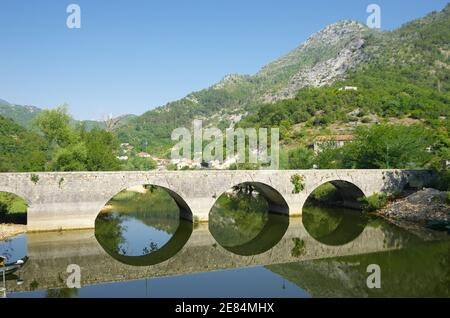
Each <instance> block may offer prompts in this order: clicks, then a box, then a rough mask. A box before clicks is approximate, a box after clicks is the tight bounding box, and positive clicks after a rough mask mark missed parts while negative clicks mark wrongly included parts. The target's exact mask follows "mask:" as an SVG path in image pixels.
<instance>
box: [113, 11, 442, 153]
mask: <svg viewBox="0 0 450 318" xmlns="http://www.w3.org/2000/svg"><path fill="white" fill-rule="evenodd" d="M449 8H450V5H447V7H446V8H445V9H444V10H442V11H441V12H433V13H431V14H429V15H427V16H426V17H424V18H422V19H418V20H415V21H412V22H410V23H408V24H406V25H404V26H402V27H400V28H399V29H397V30H395V31H392V32H380V31H376V30H372V29H369V28H368V27H366V26H365V25H363V24H361V23H359V22H355V21H339V22H337V23H335V24H332V25H329V26H327V27H326V28H324V29H323V30H321V31H319V32H317V33H315V34H313V35H312V36H311V37H310V38H309V39H308V40H307V41H305V42H304V43H303V44H301V45H300V46H299V47H298V48H296V49H294V50H293V51H291V52H290V53H288V54H287V55H285V56H283V57H281V58H280V59H278V60H276V61H274V62H272V63H270V64H268V65H266V66H264V67H263V68H262V69H261V70H260V71H259V72H258V73H257V74H255V75H238V74H232V75H227V76H225V77H224V79H223V80H222V81H220V82H219V83H217V84H215V85H212V86H211V87H209V88H207V89H204V90H201V91H198V92H194V93H191V94H189V95H188V96H186V97H185V98H183V99H181V100H178V101H175V102H171V103H168V104H166V105H165V106H162V107H158V108H156V109H154V110H151V111H149V112H146V113H144V114H143V115H141V116H139V117H137V118H135V119H132V120H130V122H129V123H128V124H126V125H124V126H122V127H120V128H119V129H118V130H117V135H118V137H119V139H120V140H122V141H123V142H129V143H131V144H133V145H134V146H135V147H137V148H138V149H145V150H147V151H150V152H154V153H165V152H166V151H167V149H168V147H169V146H170V145H171V144H172V143H171V141H170V134H171V131H172V130H173V129H174V128H176V127H182V126H185V127H186V126H190V124H191V122H192V120H193V119H202V120H204V122H206V123H205V124H214V125H216V126H218V127H219V128H225V127H228V126H230V125H233V124H235V123H236V121H239V120H240V119H242V118H246V117H249V116H250V117H251V116H253V114H255V113H257V112H259V111H261V110H263V109H264V108H270V107H269V106H270V105H271V104H273V103H277V102H280V101H283V100H290V99H292V102H290V104H291V105H288V107H287V108H288V111H287V112H285V114H273V115H274V116H273V117H274V118H275V119H274V120H270V121H269V124H271V125H279V123H280V121H279V120H277V119H276V118H277V117H282V118H285V119H286V121H290V122H291V124H296V123H298V122H301V121H302V120H308V118H310V117H311V116H312V117H314V116H315V115H317V114H323V115H327V113H329V116H328V117H329V118H328V119H327V118H325V119H324V118H319V119H318V120H316V121H314V122H313V123H312V124H315V123H318V124H326V123H327V121H328V122H329V120H335V119H336V118H335V117H333V116H332V114H333V113H337V112H338V111H339V109H338V108H339V107H338V106H339V105H340V104H342V103H345V102H346V99H342V98H338V96H337V95H336V93H335V92H334V90H338V87H335V88H333V87H334V86H336V85H340V87H342V86H345V85H359V86H360V88H363V89H366V90H364V91H362V92H361V90H360V91H358V94H360V93H361V94H365V95H364V96H362V97H361V96H357V95H356V94H357V93H355V94H353V95H354V96H353V95H350V93H349V97H351V98H352V100H351V103H347V105H342V108H349V110H348V112H351V111H353V110H354V109H357V108H358V107H359V108H363V107H366V108H367V107H369V106H371V105H373V108H374V109H373V112H378V113H379V115H381V116H392V115H393V116H400V115H402V116H404V114H408V112H409V113H411V112H413V113H414V114H415V115H414V116H416V117H418V116H419V117H420V116H421V114H423V113H428V114H433V116H437V117H439V116H441V117H442V116H444V115H445V114H446V111H445V109H448V103H447V101H448V96H447V95H448V94H447V93H448V90H447V89H448V84H447V83H449V82H450V81H448V78H447V77H448V70H449V63H448V60H449V53H448V52H449V48H448V45H449V42H450V34H449V32H448V29H449V12H450V9H449ZM446 78H447V80H446ZM397 80H398V83H397ZM408 82H411V83H414V85H415V86H414V87H413V86H412V84H411V83H408ZM388 84H389V85H388ZM410 84H411V85H410ZM327 87H332V88H333V89H334V90H333V91H327ZM394 87H395V90H394V89H393V88H394ZM308 88H324V91H327V94H325V96H324V97H323V98H322V99H320V98H318V96H316V97H314V96H313V95H314V94H316V93H314V94H312V93H311V94H309V96H307V97H306V99H305V96H301V97H299V96H300V95H301V94H300V95H299V92H302V91H305V90H307V89H308ZM377 88H378V91H377V90H376V89H377ZM422 88H423V89H426V91H425V90H422ZM435 90H437V91H438V93H439V94H441V96H437V95H436V94H435V93H433V91H435ZM369 92H370V94H372V95H370V94H369ZM418 92H420V94H418ZM387 93H389V94H388V95H386V94H387ZM415 93H416V94H415ZM317 94H319V95H320V94H321V92H318V93H317ZM402 94H403V95H402ZM414 94H415V95H417V96H413V95H414ZM446 94H447V95H446ZM419 95H420V96H419ZM370 96H372V100H370ZM384 98H386V99H387V100H384ZM302 100H303V101H305V100H307V101H308V102H310V101H311V102H310V103H309V104H310V105H305V103H302ZM405 101H406V102H405ZM403 103H405V104H407V105H406V106H405V107H404V108H405V109H402V110H401V111H400V112H398V113H396V107H398V109H400V108H402V107H403V105H402V104H403ZM414 103H415V104H414ZM288 104H289V103H288ZM311 104H317V105H314V107H312V106H311ZM319 104H320V105H319ZM267 105H269V106H267ZM355 105H356V106H355ZM433 105H434V106H433ZM336 107H338V108H336ZM433 107H434V109H431V108H433ZM442 110H444V111H442ZM273 112H276V111H275V110H273V107H272V113H273ZM289 112H290V113H292V114H288V113H289ZM307 112H309V113H310V114H306V113H307ZM263 113H264V112H263ZM294 113H297V117H298V120H297V119H296V120H292V117H291V115H293V114H294ZM362 113H363V112H361V114H362ZM341 115H342V116H341V117H342V119H345V118H343V117H344V116H345V115H344V114H341ZM263 117H264V116H263ZM264 118H268V116H265V117H264ZM259 120H261V118H259ZM312 120H313V119H312ZM256 122H258V121H256ZM259 122H260V121H259ZM264 124H266V123H265V122H264Z"/></svg>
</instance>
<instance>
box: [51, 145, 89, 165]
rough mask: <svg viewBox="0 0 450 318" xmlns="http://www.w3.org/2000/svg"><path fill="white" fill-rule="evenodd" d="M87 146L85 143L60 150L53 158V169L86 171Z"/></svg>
mask: <svg viewBox="0 0 450 318" xmlns="http://www.w3.org/2000/svg"><path fill="white" fill-rule="evenodd" d="M86 152H87V151H86V146H85V144H84V143H79V144H76V145H70V146H68V147H66V148H59V149H58V150H57V151H56V152H55V153H54V156H53V160H52V163H51V169H52V170H54V171H84V170H87V169H86V161H87V160H86V159H87V154H86Z"/></svg>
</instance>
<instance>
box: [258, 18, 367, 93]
mask: <svg viewBox="0 0 450 318" xmlns="http://www.w3.org/2000/svg"><path fill="white" fill-rule="evenodd" d="M372 32H373V31H371V30H369V29H368V28H367V27H366V26H365V25H363V24H361V23H358V22H355V21H340V22H337V23H335V24H332V25H329V26H328V27H326V28H325V29H323V30H321V31H320V32H317V33H315V34H314V35H312V36H311V37H310V38H309V39H308V40H307V41H306V42H305V43H303V44H302V45H301V46H300V47H298V48H297V49H295V50H294V51H292V52H291V53H289V54H288V55H286V56H284V57H282V58H281V59H279V60H278V61H275V62H274V63H272V64H269V65H268V66H266V67H265V68H263V69H262V71H261V72H260V73H258V74H257V76H259V77H264V76H268V77H272V76H273V75H274V74H275V73H280V72H281V73H283V72H286V73H289V70H291V72H290V73H292V74H288V75H289V79H288V81H287V82H286V83H285V85H283V86H282V87H281V88H279V89H277V90H275V91H272V92H270V93H267V94H264V95H263V100H264V101H265V102H273V101H277V100H281V99H285V98H292V97H294V96H295V95H296V93H297V92H298V90H300V89H301V88H304V87H308V86H310V87H320V86H324V85H327V84H331V83H332V82H333V81H334V80H336V79H340V78H342V77H343V76H345V74H346V73H347V72H348V71H349V70H350V69H353V68H355V67H356V66H358V65H359V64H360V63H362V62H363V61H365V60H366V59H367V58H368V56H367V54H365V52H364V44H365V42H366V40H365V36H367V35H368V34H370V33H372ZM292 70H293V71H292Z"/></svg>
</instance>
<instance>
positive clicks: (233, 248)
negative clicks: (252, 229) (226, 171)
mask: <svg viewBox="0 0 450 318" xmlns="http://www.w3.org/2000/svg"><path fill="white" fill-rule="evenodd" d="M232 189H233V192H230V189H229V190H227V191H225V192H223V193H222V194H221V195H220V196H219V197H218V198H217V200H215V203H214V204H213V206H212V207H211V209H210V211H209V213H210V217H209V225H208V226H209V230H210V232H211V234H212V236H213V238H214V239H215V241H216V242H217V243H218V244H219V245H221V246H222V247H223V248H225V249H226V250H228V251H230V252H232V253H234V254H237V255H241V256H251V255H257V254H261V253H264V252H266V251H268V250H270V249H271V248H273V247H274V246H275V245H276V244H278V242H279V241H280V240H281V239H282V238H283V236H284V234H285V233H286V231H287V228H288V226H289V206H288V204H287V202H286V200H285V199H284V198H283V196H282V195H281V194H280V193H279V192H278V191H277V190H275V189H274V188H273V187H271V186H269V185H267V184H264V183H261V182H255V181H252V182H243V183H240V184H237V185H234V186H233V187H232ZM240 189H244V191H248V192H245V193H243V195H244V197H243V198H238V200H240V199H241V200H242V199H243V200H246V198H247V199H248V198H250V201H251V198H252V197H253V195H254V193H255V192H256V193H257V195H256V196H255V198H257V197H258V195H261V196H262V197H263V198H264V199H265V201H266V203H267V211H259V212H262V213H264V212H267V214H268V215H267V220H266V222H265V223H264V224H263V225H262V228H260V229H259V232H258V233H257V234H256V235H255V236H253V237H251V239H250V240H247V241H245V242H243V243H241V242H239V243H237V244H236V243H235V244H232V245H230V244H229V242H228V243H227V242H225V241H226V240H225V241H224V240H223V239H221V237H220V231H218V230H216V229H215V225H214V224H215V222H214V217H211V213H214V212H213V210H214V208H215V206H216V203H218V202H219V200H220V199H221V198H222V197H223V196H225V195H227V194H232V193H234V194H235V195H239V194H240V193H241V192H240V191H241V190H240ZM245 189H247V190H245ZM236 193H237V194H236ZM259 208H262V207H261V206H260V207H259ZM219 210H220V209H219ZM251 210H252V208H249V209H248V210H247V211H238V213H243V214H245V213H246V212H250V211H251ZM241 215H242V214H241ZM225 218H226V216H225ZM236 223H237V222H236ZM237 226H239V225H237ZM218 233H219V234H218Z"/></svg>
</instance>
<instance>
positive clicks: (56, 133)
mask: <svg viewBox="0 0 450 318" xmlns="http://www.w3.org/2000/svg"><path fill="white" fill-rule="evenodd" d="M70 121H71V117H70V115H69V114H68V112H67V107H66V106H65V105H64V106H61V107H58V108H55V109H47V110H44V111H42V112H41V113H40V114H39V115H38V116H36V118H35V119H34V120H33V123H32V126H34V127H36V128H37V129H38V130H39V131H40V132H41V133H42V134H43V135H44V138H45V139H46V140H47V141H48V142H49V143H50V144H55V145H57V146H61V147H64V146H67V145H69V144H71V143H74V142H75V141H76V139H77V138H76V137H77V134H76V133H75V131H74V130H73V129H72V127H71V126H70Z"/></svg>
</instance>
